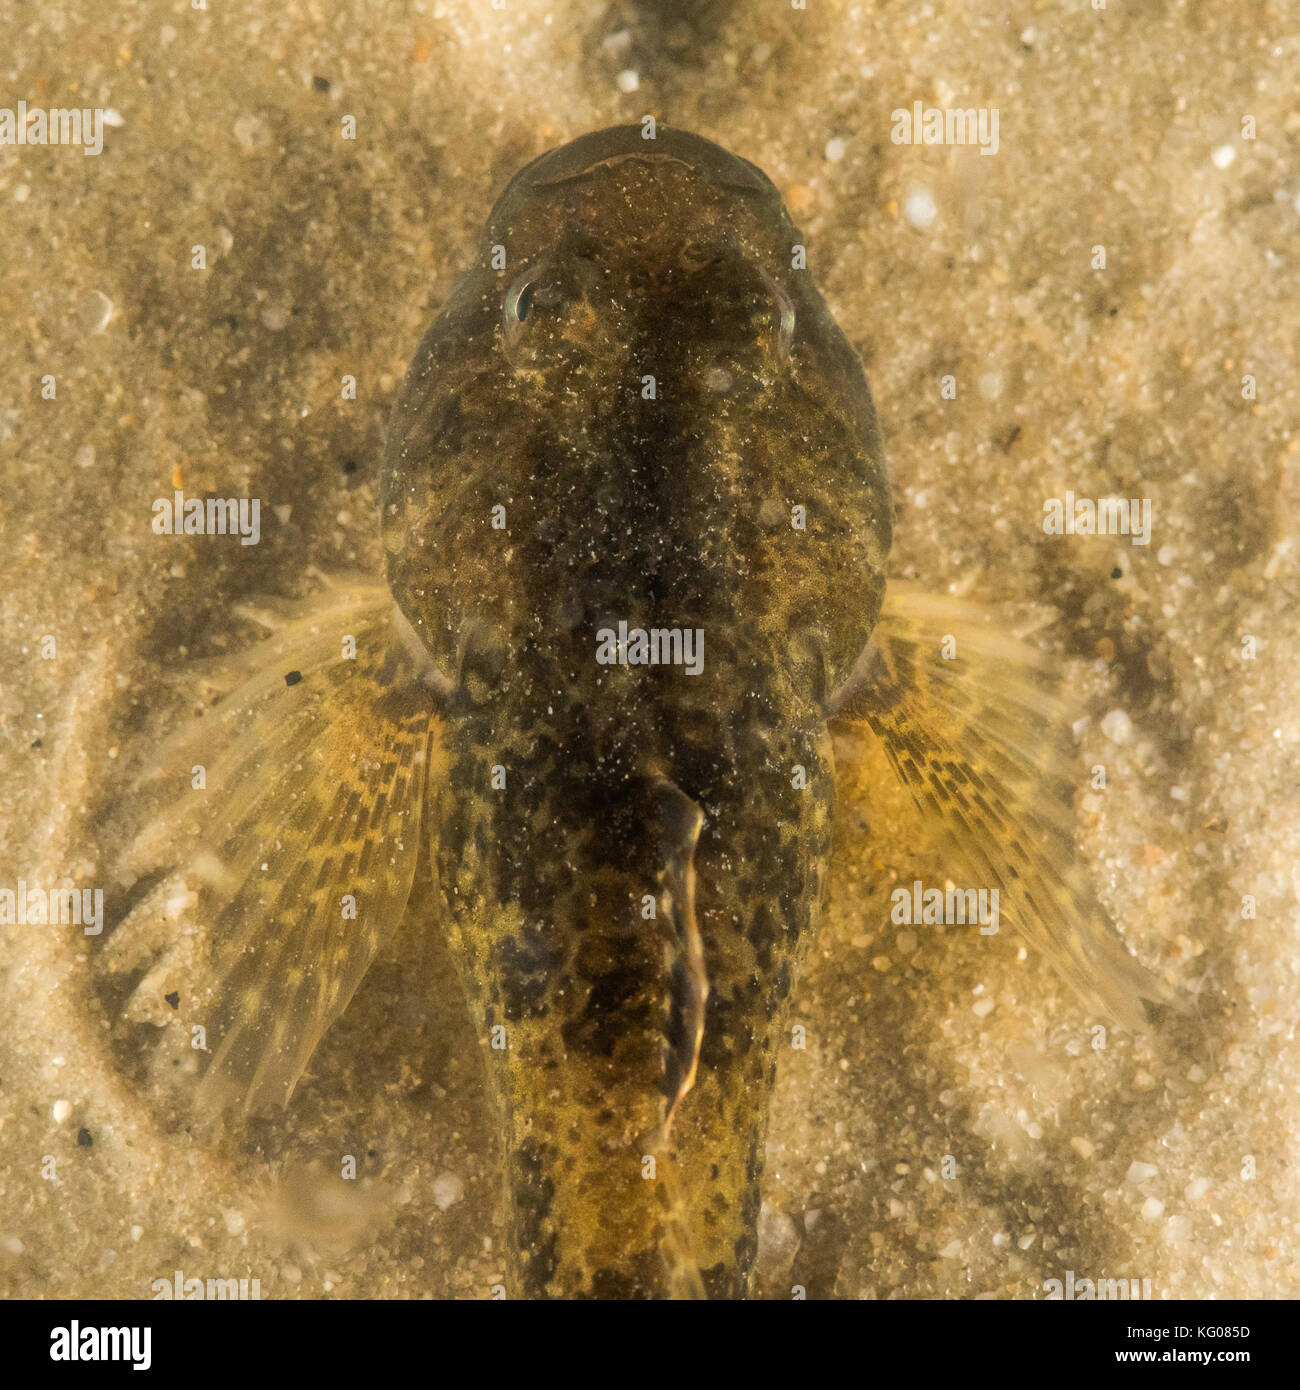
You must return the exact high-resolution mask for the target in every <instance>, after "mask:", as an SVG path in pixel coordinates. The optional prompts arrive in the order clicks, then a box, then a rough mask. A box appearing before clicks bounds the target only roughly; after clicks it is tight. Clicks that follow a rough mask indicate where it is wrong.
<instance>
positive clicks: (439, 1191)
mask: <svg viewBox="0 0 1300 1390" xmlns="http://www.w3.org/2000/svg"><path fill="white" fill-rule="evenodd" d="M464 1195H465V1184H464V1183H463V1182H462V1181H461V1180H460V1178H458V1177H457V1176H456V1174H455V1173H439V1174H438V1176H437V1177H436V1178H434V1180H433V1203H434V1206H436V1207H437V1208H438V1210H439V1211H446V1210H447V1208H448V1207H454V1206H455V1205H456V1203H457V1202H459V1201H460V1200H461V1198H462V1197H464Z"/></svg>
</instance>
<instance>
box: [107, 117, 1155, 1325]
mask: <svg viewBox="0 0 1300 1390" xmlns="http://www.w3.org/2000/svg"><path fill="white" fill-rule="evenodd" d="M651 133H652V134H653V138H647V136H646V129H645V128H644V127H642V126H629V127H619V128H615V129H611V130H604V131H600V132H598V133H594V134H589V135H585V136H583V137H581V138H580V139H577V140H575V141H573V142H572V143H571V144H568V145H565V146H564V147H562V148H560V149H556V150H553V151H551V152H550V153H548V154H545V155H543V156H542V157H540V158H538V159H536V160H534V161H533V162H532V163H530V164H528V165H527V166H526V167H525V168H523V169H522V170H521V171H520V172H519V173H518V174H516V175H515V177H514V178H513V179H512V180H511V182H510V183H509V185H508V186H507V188H506V189H505V191H504V192H503V193H502V194H501V196H500V198H499V199H498V201H497V203H496V205H495V206H494V208H493V209H492V212H491V215H490V216H489V218H488V221H487V225H486V228H485V230H484V232H483V236H482V240H481V245H480V246H479V254H478V255H477V257H476V259H475V261H474V264H473V265H472V268H471V269H470V270H469V271H468V272H467V273H466V274H465V275H464V276H463V278H462V279H461V280H460V281H459V283H458V284H457V285H456V287H455V289H454V291H453V292H452V294H451V296H450V298H449V299H448V301H447V302H446V304H445V307H444V308H443V309H442V312H441V313H440V314H439V315H438V317H437V318H436V320H435V321H434V323H433V325H432V327H431V328H430V329H429V330H428V332H427V334H426V336H425V338H424V340H423V342H422V343H421V344H420V346H419V348H418V350H417V351H416V353H415V357H414V360H413V361H412V363H411V366H410V369H409V371H408V373H407V375H406V378H405V381H404V384H403V385H402V387H401V390H400V394H399V396H398V399H397V401H396V405H395V408H394V411H393V415H392V422H391V428H390V431H389V437H388V441H387V451H386V456H385V459H384V464H383V473H382V484H381V524H382V534H383V545H384V551H385V556H386V565H387V581H386V583H376V582H373V581H372V582H352V581H347V580H344V581H337V582H330V583H327V584H326V585H325V587H324V588H323V589H322V591H321V592H320V593H318V594H317V595H315V596H314V597H312V598H310V599H308V600H306V601H298V602H296V603H293V604H286V605H281V607H280V609H279V611H278V612H276V613H274V614H272V615H270V616H268V617H267V619H266V621H267V624H268V626H269V627H270V628H271V636H270V637H269V638H267V639H266V640H265V641H264V642H263V643H262V644H261V645H260V646H257V647H255V648H254V649H253V650H252V651H251V652H249V653H246V654H244V655H242V656H239V657H236V658H235V659H233V660H232V661H229V662H227V663H226V664H225V665H224V666H223V667H222V668H221V670H220V672H219V673H218V675H217V677H216V678H215V684H216V686H217V688H218V693H219V695H220V697H221V698H219V699H218V700H217V701H216V702H215V703H214V704H213V707H212V708H211V711H210V712H209V713H207V714H206V716H205V717H203V718H201V719H199V720H197V721H195V723H194V724H193V726H192V727H190V728H187V729H185V730H182V731H181V733H180V734H179V735H177V737H176V739H175V740H174V742H173V743H172V744H171V745H170V746H169V747H168V748H167V749H166V750H165V752H164V754H163V756H162V757H161V759H160V762H159V772H160V774H162V775H164V776H166V777H172V778H175V779H176V781H175V782H174V783H173V784H172V785H174V786H177V787H178V788H179V791H178V792H177V794H176V798H175V800H174V801H173V802H171V803H170V804H168V805H167V806H166V808H165V810H164V811H163V812H162V814H160V815H159V816H158V817H157V819H156V820H154V821H153V822H152V824H150V825H149V826H148V827H147V828H146V829H145V831H144V832H143V833H142V835H141V836H140V838H139V840H138V841H137V842H136V844H135V845H134V847H133V850H132V854H131V864H132V866H133V869H134V871H135V872H137V873H141V874H143V873H146V872H154V873H165V874H166V878H165V880H162V881H161V882H160V883H159V885H158V886H157V887H156V888H154V889H153V890H152V891H151V892H149V893H148V894H146V895H145V896H144V897H143V898H142V899H141V900H140V901H138V902H137V903H136V904H135V906H134V907H133V908H132V910H131V912H130V914H129V916H128V917H127V918H126V920H125V921H123V922H122V923H121V925H120V926H119V928H118V930H117V932H116V933H115V934H114V937H113V939H112V941H111V942H110V943H109V945H108V947H107V948H106V949H108V950H109V951H110V952H112V953H113V960H114V962H115V968H116V969H119V970H136V971H145V972H147V971H149V970H150V969H153V970H155V971H156V970H158V969H160V968H162V967H161V966H160V964H159V962H160V961H162V960H164V959H165V958H166V957H167V955H168V952H173V953H174V952H176V951H178V950H180V949H181V947H180V946H179V945H178V944H177V943H176V942H175V941H174V940H172V939H171V938H170V937H169V932H171V935H172V936H174V935H175V932H174V929H172V928H169V927H168V926H167V925H166V923H165V921H164V917H163V913H162V909H161V907H160V902H161V901H162V899H163V898H166V897H169V895H170V898H169V900H172V901H174V900H175V895H176V892H177V886H178V885H180V886H182V887H183V888H184V890H185V891H186V892H188V893H189V894H190V895H191V896H192V899H193V901H194V902H195V903H196V904H197V906H196V907H195V909H194V911H193V914H192V916H193V922H194V924H195V925H194V931H193V932H191V933H190V934H188V935H187V937H186V942H185V946H184V950H185V951H186V952H187V953H188V954H187V956H186V959H187V960H188V961H189V962H191V965H190V967H189V968H190V970H191V973H192V975H193V977H194V979H195V990H196V995H197V996H198V997H199V998H201V999H202V1000H203V1003H202V1006H200V1005H198V1004H197V1003H196V1004H195V1005H194V1006H193V1012H194V1016H195V1017H196V1018H199V1019H201V1020H202V1021H203V1022H204V1024H205V1028H206V1034H207V1038H208V1044H209V1048H210V1054H211V1055H210V1062H209V1064H208V1066H207V1068H206V1071H205V1073H204V1075H203V1076H202V1079H201V1082H200V1087H201V1096H202V1097H204V1098H208V1099H210V1100H212V1101H213V1102H214V1103H217V1104H230V1105H233V1106H234V1107H236V1108H238V1109H242V1110H244V1111H254V1110H261V1109H263V1108H265V1107H267V1106H270V1105H274V1104H277V1103H278V1104H286V1103H287V1102H288V1100H289V1097H290V1095H291V1093H292V1092H293V1089H294V1087H295V1085H296V1084H297V1082H298V1080H299V1079H300V1078H301V1076H302V1075H303V1072H304V1070H305V1068H306V1067H307V1066H308V1063H309V1062H310V1060H311V1058H312V1054H313V1052H314V1050H315V1049H316V1046H317V1044H318V1043H319V1041H320V1039H321V1037H322V1035H323V1034H324V1033H325V1031H326V1029H328V1028H329V1027H330V1026H331V1024H332V1023H333V1022H334V1021H335V1020H336V1019H337V1018H338V1017H339V1015H340V1014H341V1013H342V1011H343V1010H344V1009H345V1008H346V1007H347V1005H348V1002H349V1000H350V999H351V998H352V996H353V994H354V993H355V991H356V989H357V986H358V984H359V983H360V981H361V979H362V977H363V976H364V975H365V973H366V970H367V968H368V967H369V965H370V964H371V962H372V961H373V960H374V959H375V956H376V954H377V953H378V952H379V951H380V950H381V948H382V947H383V945H384V943H385V941H386V940H387V939H388V938H389V937H390V936H391V935H392V934H393V933H394V931H395V930H396V928H397V926H398V923H399V922H400V921H401V919H402V917H403V913H404V912H405V911H406V909H407V907H408V902H409V900H410V898H411V895H412V892H413V885H417V884H423V885H425V887H424V888H422V889H421V892H423V893H427V894H431V895H432V896H433V897H434V899H435V902H434V906H435V908H436V914H435V915H436V918H437V921H438V923H439V929H440V930H441V931H442V932H443V933H445V937H446V940H447V942H448V944H449V947H450V950H451V953H452V955H453V957H454V959H455V961H456V965H457V969H458V972H459V977H460V982H461V985H462V987H463V990H464V994H465V999H466V1002H467V1004H468V1008H469V1012H470V1014H471V1016H472V1018H473V1020H474V1023H475V1026H476V1028H477V1030H478V1033H479V1035H480V1037H481V1040H482V1045H483V1058H484V1066H485V1071H486V1074H487V1081H488V1086H489V1088H490V1091H491V1095H492V1097H493V1103H494V1105H495V1113H496V1115H497V1117H498V1120H499V1130H500V1136H501V1144H502V1149H503V1153H504V1157H505V1164H506V1169H507V1172H506V1188H507V1193H508V1197H507V1201H508V1211H509V1223H510V1230H511V1238H510V1264H509V1273H508V1278H507V1292H508V1295H509V1296H511V1297H516V1296H519V1297H553V1298H565V1297H595V1298H657V1297H695V1296H707V1297H713V1298H731V1297H741V1296H744V1295H745V1294H746V1293H747V1292H748V1290H749V1288H750V1285H751V1276H752V1271H753V1267H754V1260H755V1252H756V1246H757V1236H756V1229H757V1217H758V1212H759V1183H760V1177H761V1174H762V1169H763V1157H764V1145H765V1135H766V1126H767V1114H768V1100H769V1096H770V1094H771V1091H772V1085H773V1077H774V1074H775V1071H776V1067H777V1060H778V1055H779V1051H780V1049H781V1047H782V1045H783V1044H786V1045H788V1043H789V1035H788V1032H787V1011H788V1004H789V1001H790V995H791V988H792V984H793V982H794V980H795V978H796V973H797V970H798V968H799V963H800V959H801V956H802V955H803V953H804V952H805V950H806V948H807V946H808V943H809V941H810V940H811V939H812V937H813V936H814V934H815V932H816V930H817V925H818V919H819V914H820V912H821V910H822V905H823V902H824V900H825V896H826V891H827V885H828V874H829V871H830V864H831V838H832V824H833V818H834V816H835V814H836V784H837V779H838V780H840V781H841V783H843V782H844V780H845V779H844V777H843V767H842V763H843V760H844V757H845V754H844V753H843V751H842V750H845V749H847V750H849V752H848V755H847V756H848V758H849V761H852V760H853V753H852V749H853V747H854V746H855V742H856V741H859V740H866V739H876V740H879V741H880V743H881V744H883V747H884V749H885V751H886V753H887V754H888V757H889V760H890V762H891V763H892V765H893V767H894V769H895V770H896V772H897V774H898V776H899V777H900V778H901V779H902V781H903V782H904V783H905V784H906V786H907V787H908V788H910V789H911V791H912V792H913V793H914V795H915V798H916V800H917V803H918V805H919V806H920V808H921V810H922V812H923V814H924V815H925V816H926V817H927V818H928V819H929V821H930V822H931V823H932V824H933V825H934V827H935V828H936V829H938V830H939V831H940V833H942V834H943V835H944V836H945V837H946V840H947V842H948V843H949V845H950V847H951V851H952V856H953V857H952V860H951V863H952V864H953V866H954V870H956V869H957V867H958V866H961V867H963V868H964V869H965V871H966V874H967V877H968V879H969V881H970V882H972V883H976V884H980V885H983V886H985V887H987V888H989V889H993V888H996V889H998V890H1000V892H1001V895H1002V902H1003V907H1002V916H1003V917H1005V918H1007V919H1008V920H1012V921H1014V922H1015V923H1016V924H1017V925H1018V927H1019V928H1020V930H1021V931H1022V932H1023V933H1024V935H1025V936H1026V937H1027V938H1028V939H1029V941H1030V942H1031V943H1032V944H1034V945H1035V946H1037V947H1038V948H1039V949H1041V950H1042V951H1044V952H1045V953H1046V954H1047V955H1048V957H1049V958H1050V959H1051V960H1052V961H1053V962H1054V963H1055V964H1056V965H1057V966H1058V967H1059V968H1060V970H1061V971H1062V972H1063V973H1064V975H1065V976H1066V978H1067V979H1068V980H1069V981H1070V982H1071V983H1072V984H1073V985H1074V986H1076V987H1077V989H1078V990H1079V992H1080V994H1081V995H1082V996H1083V998H1084V999H1085V1000H1086V1001H1088V1002H1089V1003H1090V1004H1091V1005H1093V1006H1095V1007H1096V1008H1097V1009H1099V1010H1102V1011H1104V1012H1105V1013H1107V1014H1108V1015H1110V1016H1112V1017H1116V1018H1118V1019H1120V1020H1122V1021H1124V1022H1126V1023H1128V1024H1130V1025H1132V1026H1134V1027H1138V1026H1141V1025H1142V1024H1143V1023H1144V1022H1145V1021H1146V1018H1147V1009H1148V1006H1149V1005H1151V1004H1153V1005H1160V1004H1165V1003H1168V1002H1170V1000H1171V998H1172V995H1171V991H1170V989H1169V987H1168V986H1167V985H1166V984H1165V983H1164V981H1163V980H1162V979H1161V978H1158V977H1157V976H1156V975H1155V974H1153V973H1152V972H1150V971H1149V970H1148V969H1147V968H1146V967H1144V966H1143V965H1141V964H1139V962H1138V961H1137V959H1136V958H1135V957H1134V956H1133V955H1131V954H1130V953H1129V951H1128V949H1127V948H1126V946H1125V945H1124V944H1123V941H1122V939H1121V937H1120V936H1119V934H1118V933H1117V932H1116V930H1115V929H1114V928H1113V926H1112V925H1111V924H1110V922H1109V921H1108V919H1107V916H1106V913H1105V911H1104V910H1103V909H1102V907H1101V905H1100V903H1099V901H1098V899H1097V896H1096V893H1095V891H1094V890H1093V888H1092V886H1091V883H1090V880H1089V877H1088V874H1087V872H1086V868H1085V866H1084V865H1082V863H1081V862H1080V859H1079V856H1078V854H1077V853H1076V851H1075V848H1074V844H1073V837H1072V832H1071V814H1070V797H1071V794H1072V791H1073V781H1074V779H1073V776H1072V771H1071V765H1070V751H1069V748H1068V746H1064V747H1063V746H1062V743H1063V741H1062V738H1061V735H1062V733H1063V731H1064V730H1065V729H1066V728H1067V727H1068V719H1069V717H1070V715H1069V711H1068V708H1067V706H1066V705H1065V704H1064V703H1063V702H1062V701H1061V700H1060V699H1059V698H1058V697H1057V696H1056V695H1054V694H1053V693H1052V691H1051V690H1050V689H1049V688H1047V687H1048V686H1050V683H1051V682H1050V679H1049V678H1050V674H1051V673H1050V671H1049V670H1047V669H1046V658H1044V657H1043V656H1042V655H1041V654H1040V653H1039V652H1038V650H1037V648H1036V647H1034V646H1033V645H1032V644H1031V643H1029V642H1021V641H1018V640H1016V639H1015V638H1013V637H1011V636H1010V635H1009V634H1008V633H1007V632H1006V631H1005V630H1004V628H1003V627H1002V626H1000V625H998V624H996V623H991V622H990V621H989V619H988V614H987V612H986V611H983V610H980V609H978V608H977V607H976V606H974V605H968V604H965V605H964V604H962V603H961V602H959V601H957V600H953V599H949V598H936V597H927V596H926V595H924V594H920V593H918V592H916V591H914V590H913V589H912V588H910V587H908V586H906V585H898V584H894V583H891V584H890V585H889V587H888V593H887V585H886V578H887V566H888V560H889V554H890V545H891V519H892V503H891V498H890V487H889V479H888V475H887V470H886V465H885V459H884V455H883V451H882V448H881V442H880V437H879V433H878V430H877V426H876V418H875V412H874V409H873V405H872V400H871V395H870V392H869V390H868V387H867V382H866V380H865V378H864V375H863V371H862V367H861V365H860V363H859V360H858V358H857V356H856V354H855V353H854V351H853V349H852V347H851V346H850V345H849V343H848V341H847V340H846V338H845V336H844V334H843V333H842V332H841V331H840V329H839V327H838V326H837V325H836V323H835V321H834V320H833V318H832V316H831V314H830V312H829V310H828V309H827V306H826V304H825V303H824V302H823V300H822V297H821V295H820V294H819V292H818V290H817V289H816V287H815V285H814V282H813V279H812V276H811V273H810V272H809V270H808V269H807V268H806V262H807V258H806V252H805V250H804V243H803V238H802V237H801V235H800V233H799V232H798V230H797V229H796V227H795V226H794V224H793V223H792V222H791V220H790V217H789V214H788V213H787V211H786V210H785V208H784V206H783V204H782V200H781V196H780V194H779V192H778V191H777V189H776V187H775V186H774V185H773V184H772V182H771V181H770V180H769V179H768V178H767V177H766V176H765V175H764V174H763V173H762V172H761V171H760V170H759V169H757V168H756V167H755V166H754V165H753V164H750V163H748V162H747V161H746V160H744V159H741V158H738V157H737V156H735V155H733V154H730V153H728V152H727V151H726V150H724V149H722V148H720V147H719V146H718V145H716V144H713V143H711V142H710V141H708V140H705V139H702V138H700V137H699V136H696V135H691V134H687V133H685V132H681V131H676V130H668V129H665V128H662V127H661V128H660V129H659V130H658V131H657V132H651ZM197 771H201V772H202V777H201V778H199V777H197V775H196V772H197ZM200 781H201V783H202V785H199V782H200ZM841 793H842V794H844V787H843V786H842V787H841ZM850 794H851V795H860V793H859V792H856V791H854V792H851V793H850ZM422 866H423V870H427V872H424V871H422ZM183 900H184V894H182V901H183ZM173 964H174V961H173ZM200 981H202V986H201V988H200V983H199V982H200ZM141 987H142V988H143V986H141ZM1144 1001H1146V1002H1144Z"/></svg>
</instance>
